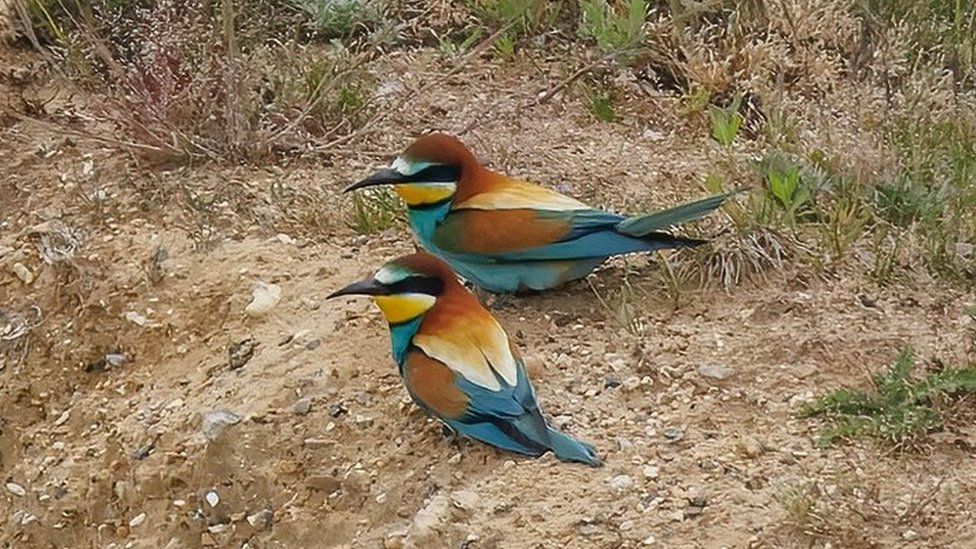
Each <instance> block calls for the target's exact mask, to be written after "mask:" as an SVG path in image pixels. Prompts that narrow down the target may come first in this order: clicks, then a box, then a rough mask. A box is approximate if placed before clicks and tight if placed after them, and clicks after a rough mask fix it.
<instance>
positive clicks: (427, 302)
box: [373, 294, 437, 324]
mask: <svg viewBox="0 0 976 549" xmlns="http://www.w3.org/2000/svg"><path fill="white" fill-rule="evenodd" d="M373 299H375V300H376V305H377V306H379V308H380V310H381V311H383V316H385V317H386V321H387V322H389V323H390V324H402V323H404V322H408V321H410V320H413V319H414V318H417V317H418V316H420V315H422V314H424V313H425V312H427V309H430V308H431V307H433V306H434V302H436V301H437V298H436V297H434V296H432V295H427V294H396V295H378V296H376V297H374V298H373Z"/></svg>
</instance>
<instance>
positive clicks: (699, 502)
mask: <svg viewBox="0 0 976 549" xmlns="http://www.w3.org/2000/svg"><path fill="white" fill-rule="evenodd" d="M688 505H690V506H691V507H700V508H702V509H704V508H705V506H706V505H708V499H706V498H705V496H703V495H701V494H698V495H694V496H691V497H689V498H688Z"/></svg>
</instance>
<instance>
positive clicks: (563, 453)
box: [548, 427, 603, 467]
mask: <svg viewBox="0 0 976 549" xmlns="http://www.w3.org/2000/svg"><path fill="white" fill-rule="evenodd" d="M548 435H549V442H550V446H549V448H550V449H551V450H552V453H553V454H556V457H557V458H559V459H561V460H563V461H576V462H579V463H585V464H587V465H589V466H590V467H602V466H603V460H602V459H600V456H598V455H596V450H595V449H593V446H590V445H589V444H587V443H585V442H581V441H579V440H576V439H574V438H571V437H568V436H566V435H564V434H562V433H560V432H559V431H557V430H555V429H553V428H552V427H549V432H548Z"/></svg>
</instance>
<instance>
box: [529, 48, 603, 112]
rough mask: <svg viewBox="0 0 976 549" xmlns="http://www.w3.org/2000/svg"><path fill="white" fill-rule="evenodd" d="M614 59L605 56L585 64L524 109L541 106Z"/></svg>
mask: <svg viewBox="0 0 976 549" xmlns="http://www.w3.org/2000/svg"><path fill="white" fill-rule="evenodd" d="M614 57H616V56H615V55H605V56H603V57H601V58H599V59H597V60H596V61H593V62H592V63H589V64H587V65H586V66H584V67H583V68H581V69H579V70H578V71H576V72H574V73H573V74H571V75H570V76H569V78H567V79H565V80H563V81H562V82H560V83H558V84H556V85H555V86H553V87H552V88H550V89H549V91H547V92H546V93H544V94H542V95H541V96H539V97H538V98H537V99H536V100H535V101H532V102H531V103H529V105H528V106H527V107H526V108H531V107H536V106H538V105H542V104H543V103H546V102H547V101H549V100H550V99H552V97H553V96H554V95H556V94H557V93H559V92H561V91H563V90H564V89H566V87H567V86H569V85H570V84H572V83H573V82H575V81H577V80H579V79H580V77H581V76H583V75H584V74H587V73H589V72H590V71H592V70H593V69H595V68H597V67H598V66H600V65H602V64H603V63H606V62H607V61H610V60H612V59H613V58H614Z"/></svg>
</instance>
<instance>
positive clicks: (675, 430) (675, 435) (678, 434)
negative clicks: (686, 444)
mask: <svg viewBox="0 0 976 549" xmlns="http://www.w3.org/2000/svg"><path fill="white" fill-rule="evenodd" d="M664 438H666V439H668V440H670V441H672V442H677V441H679V440H681V439H683V438H685V432H684V431H682V430H681V427H670V428H668V429H665V430H664Z"/></svg>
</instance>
